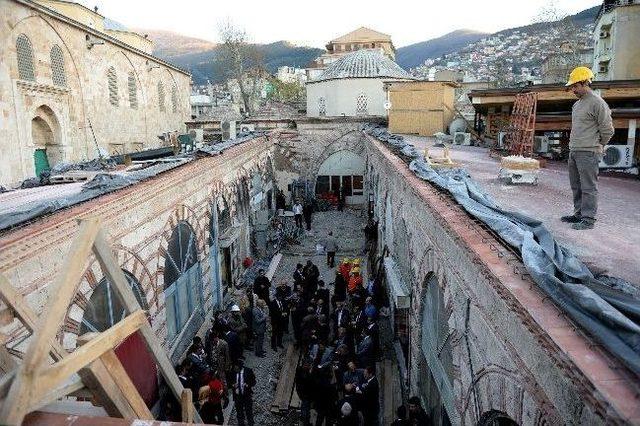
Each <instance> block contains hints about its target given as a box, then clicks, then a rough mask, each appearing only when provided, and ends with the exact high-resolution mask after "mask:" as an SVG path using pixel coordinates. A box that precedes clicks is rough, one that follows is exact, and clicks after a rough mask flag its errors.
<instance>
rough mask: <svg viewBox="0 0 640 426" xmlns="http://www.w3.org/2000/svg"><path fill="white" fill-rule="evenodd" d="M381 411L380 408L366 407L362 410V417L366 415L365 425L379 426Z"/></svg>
mask: <svg viewBox="0 0 640 426" xmlns="http://www.w3.org/2000/svg"><path fill="white" fill-rule="evenodd" d="M379 413H380V410H375V409H373V410H372V409H370V408H367V409H364V407H363V410H362V417H364V424H365V425H367V426H368V425H372V426H377V425H379V424H380V421H379Z"/></svg>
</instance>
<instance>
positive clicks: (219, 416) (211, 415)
mask: <svg viewBox="0 0 640 426" xmlns="http://www.w3.org/2000/svg"><path fill="white" fill-rule="evenodd" d="M200 417H202V421H203V422H205V423H212V424H216V425H221V424H224V413H223V412H222V404H221V403H219V404H213V403H211V402H206V403H205V404H204V405H203V406H202V409H201V410H200Z"/></svg>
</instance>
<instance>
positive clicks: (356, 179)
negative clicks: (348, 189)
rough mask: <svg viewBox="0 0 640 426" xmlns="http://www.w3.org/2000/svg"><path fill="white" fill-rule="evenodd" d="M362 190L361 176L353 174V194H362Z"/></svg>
mask: <svg viewBox="0 0 640 426" xmlns="http://www.w3.org/2000/svg"><path fill="white" fill-rule="evenodd" d="M363 190H364V185H363V176H361V175H360V176H353V195H362V194H363Z"/></svg>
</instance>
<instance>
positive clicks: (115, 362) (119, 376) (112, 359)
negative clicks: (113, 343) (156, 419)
mask: <svg viewBox="0 0 640 426" xmlns="http://www.w3.org/2000/svg"><path fill="white" fill-rule="evenodd" d="M100 359H101V360H102V362H103V363H104V365H105V367H107V370H108V371H109V373H110V374H111V377H113V380H114V381H115V382H116V383H117V384H118V387H119V388H120V389H121V390H122V393H123V395H124V396H125V398H127V401H128V402H129V405H131V408H133V411H135V413H136V416H137V418H138V419H142V420H153V414H151V411H149V408H148V407H147V404H146V403H145V402H144V400H143V399H142V397H141V396H140V393H139V392H138V389H136V387H135V385H134V384H133V382H132V381H131V378H130V377H129V375H128V374H127V372H126V371H125V369H124V367H123V366H122V363H121V362H120V360H119V359H118V357H117V356H116V353H115V352H114V351H113V349H111V350H108V351H107V352H105V353H104V354H102V356H101V357H100Z"/></svg>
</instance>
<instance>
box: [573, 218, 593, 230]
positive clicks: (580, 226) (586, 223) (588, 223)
mask: <svg viewBox="0 0 640 426" xmlns="http://www.w3.org/2000/svg"><path fill="white" fill-rule="evenodd" d="M594 225H595V222H594V221H592V220H588V219H582V220H581V221H580V222H577V223H574V224H573V225H571V227H572V228H573V229H575V230H576V231H584V230H585V229H593V227H594Z"/></svg>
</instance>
